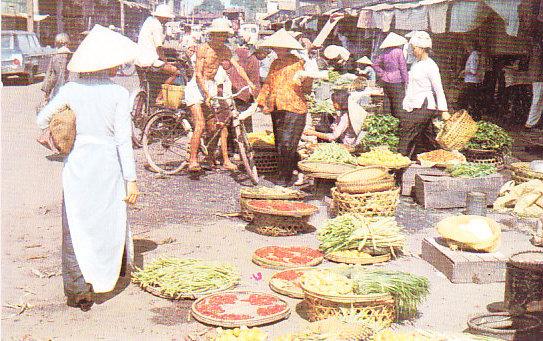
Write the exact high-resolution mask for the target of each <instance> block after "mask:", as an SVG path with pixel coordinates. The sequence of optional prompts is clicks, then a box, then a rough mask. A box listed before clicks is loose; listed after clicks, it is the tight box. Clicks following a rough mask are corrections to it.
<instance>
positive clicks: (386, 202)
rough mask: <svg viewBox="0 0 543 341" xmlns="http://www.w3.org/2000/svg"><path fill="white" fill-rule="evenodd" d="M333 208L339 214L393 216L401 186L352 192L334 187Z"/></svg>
mask: <svg viewBox="0 0 543 341" xmlns="http://www.w3.org/2000/svg"><path fill="white" fill-rule="evenodd" d="M332 200H333V209H334V211H335V212H336V213H337V214H343V213H360V214H362V215H363V216H368V217H373V216H393V215H394V214H395V213H396V207H397V206H398V203H399V200H400V188H392V189H390V190H387V191H381V192H368V193H361V194H350V193H344V192H340V191H339V190H338V189H337V188H336V187H334V188H332Z"/></svg>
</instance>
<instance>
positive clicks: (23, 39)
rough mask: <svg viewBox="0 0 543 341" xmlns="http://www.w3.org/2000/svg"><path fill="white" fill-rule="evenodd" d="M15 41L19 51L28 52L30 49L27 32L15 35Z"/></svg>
mask: <svg viewBox="0 0 543 341" xmlns="http://www.w3.org/2000/svg"><path fill="white" fill-rule="evenodd" d="M17 43H18V44H19V48H20V49H21V51H23V52H25V53H28V52H31V51H32V47H31V45H30V42H29V41H28V34H19V35H17Z"/></svg>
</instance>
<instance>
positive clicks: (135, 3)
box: [118, 0, 149, 9]
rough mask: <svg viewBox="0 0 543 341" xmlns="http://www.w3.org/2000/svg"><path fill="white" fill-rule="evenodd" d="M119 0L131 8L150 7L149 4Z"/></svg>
mask: <svg viewBox="0 0 543 341" xmlns="http://www.w3.org/2000/svg"><path fill="white" fill-rule="evenodd" d="M118 1H119V2H121V3H122V4H123V5H124V6H128V7H130V8H141V9H149V5H147V4H142V3H139V2H134V1H128V0H118Z"/></svg>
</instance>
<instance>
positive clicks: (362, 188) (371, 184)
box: [336, 176, 396, 194]
mask: <svg viewBox="0 0 543 341" xmlns="http://www.w3.org/2000/svg"><path fill="white" fill-rule="evenodd" d="M395 184H396V182H395V180H394V178H393V177H391V176H388V177H387V178H385V179H380V180H376V181H360V182H358V183H355V182H351V183H344V182H339V181H337V182H336V187H337V189H338V190H339V191H340V192H343V193H350V194H361V193H368V192H382V191H388V190H390V189H392V188H393V187H394V185H395Z"/></svg>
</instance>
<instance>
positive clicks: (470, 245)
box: [436, 215, 501, 252]
mask: <svg viewBox="0 0 543 341" xmlns="http://www.w3.org/2000/svg"><path fill="white" fill-rule="evenodd" d="M436 229H437V232H438V233H439V235H440V236H441V238H442V239H443V241H444V242H445V244H446V245H448V246H449V248H450V249H452V250H467V251H479V252H494V251H496V250H497V249H498V247H499V246H500V242H501V227H500V224H498V223H497V222H496V221H494V220H493V219H490V218H487V217H481V216H476V215H460V216H450V217H447V218H445V219H443V220H441V221H440V222H439V223H437V225H436Z"/></svg>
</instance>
